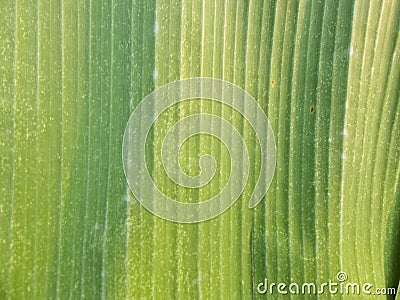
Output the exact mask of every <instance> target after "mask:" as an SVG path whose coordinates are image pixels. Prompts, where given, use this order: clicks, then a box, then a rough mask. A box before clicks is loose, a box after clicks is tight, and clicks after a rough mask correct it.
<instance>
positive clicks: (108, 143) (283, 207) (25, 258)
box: [0, 0, 400, 299]
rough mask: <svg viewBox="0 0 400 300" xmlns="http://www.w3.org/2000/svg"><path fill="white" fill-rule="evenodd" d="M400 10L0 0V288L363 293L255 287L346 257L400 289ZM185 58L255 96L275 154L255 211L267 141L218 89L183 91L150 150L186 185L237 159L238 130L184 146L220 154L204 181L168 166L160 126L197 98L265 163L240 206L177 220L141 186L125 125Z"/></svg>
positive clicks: (173, 191) (327, 4)
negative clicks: (232, 140) (156, 211)
mask: <svg viewBox="0 0 400 300" xmlns="http://www.w3.org/2000/svg"><path fill="white" fill-rule="evenodd" d="M399 11H400V1H399V0H391V1H383V0H377V1H363V0H355V1H352V0H349V1H345V0H341V1H334V0H327V1H307V0H300V1H295V0H282V1H275V0H264V1H262V0H251V1H244V0H229V1H211V0H204V1H189V0H170V1H167V0H151V1H115V0H111V1H93V0H89V1H77V0H71V1H59V2H51V1H50V0H39V1H32V0H18V1H3V2H2V4H1V5H0V15H1V16H2V17H1V21H0V25H1V26H0V28H1V30H0V53H1V55H0V107H1V110H0V299H67V298H68V299H69V298H71V299H79V298H89V299H147V298H156V299H160V298H161V299H162V298H166V299H175V298H182V299H197V298H203V299H231V298H232V299H242V298H244V299H249V298H268V299H280V298H283V297H285V298H299V299H303V298H305V299H316V298H321V299H330V298H349V299H353V298H354V299H356V298H359V299H364V297H366V296H364V295H362V294H361V295H358V296H356V295H349V296H347V295H340V293H339V294H337V295H335V296H333V295H330V294H329V293H328V291H327V290H325V291H326V292H325V293H324V294H320V295H300V296H298V295H291V297H289V296H288V295H279V294H278V293H277V292H276V291H277V290H276V288H275V290H274V291H275V292H274V294H267V295H260V294H259V293H258V292H257V286H258V284H259V283H261V282H264V280H265V278H267V279H268V282H270V283H272V282H276V283H279V282H284V283H286V284H288V285H289V284H290V283H292V282H295V283H298V284H300V285H301V284H302V283H303V282H315V283H316V284H318V283H323V282H328V281H329V280H332V281H335V280H336V281H337V278H336V276H337V274H338V272H345V273H346V274H347V275H348V280H347V281H346V283H347V282H350V283H360V284H363V283H371V284H372V285H373V288H372V289H371V291H374V292H376V290H375V288H389V287H396V288H397V287H398V286H399V281H400V259H399V255H400V253H399V246H400V231H399V228H400V227H399V224H400V213H399V211H400V208H399V207H400V206H399V205H400V163H399V162H400V61H399V60H400V22H399V17H398V15H399ZM192 77H212V78H218V79H223V80H225V81H228V82H232V83H234V84H235V85H238V86H239V87H241V88H243V89H245V90H246V91H247V92H248V93H249V94H251V95H252V96H253V97H254V98H255V99H256V100H257V101H258V102H259V104H260V105H261V106H262V108H263V109H264V111H265V113H266V114H267V115H268V118H269V121H270V123H271V126H272V128H273V130H274V134H275V140H276V145H277V165H276V172H275V178H274V181H273V183H272V185H271V187H270V189H269V191H268V194H267V196H266V197H265V199H264V200H263V201H262V202H261V203H260V204H259V205H258V206H257V207H255V208H254V209H253V210H250V209H249V208H248V201H249V199H250V196H251V193H252V189H253V188H254V186H255V184H256V182H257V179H258V173H259V170H260V165H261V164H260V161H261V159H263V158H262V157H261V151H260V147H259V145H258V144H257V139H256V138H255V135H254V132H253V131H252V129H251V127H250V125H249V123H247V122H246V121H245V120H243V118H242V117H241V115H239V114H238V113H235V112H232V110H231V109H230V108H229V107H227V106H224V105H221V104H218V103H216V102H215V101H211V100H209V99H208V100H201V101H199V100H195V99H192V100H190V101H188V102H187V103H185V104H182V105H180V106H177V107H174V109H172V110H171V111H168V112H166V113H165V114H164V115H163V116H162V118H160V120H158V122H156V124H155V125H154V127H153V129H152V131H151V134H150V136H149V138H148V141H147V145H146V158H147V161H146V162H143V163H146V164H147V166H148V169H149V171H150V173H151V175H152V177H153V179H154V181H155V182H156V183H157V184H158V185H159V186H160V189H162V190H163V191H164V192H165V193H167V194H168V195H170V196H171V197H173V198H175V199H178V200H180V201H183V202H191V203H193V202H198V201H204V200H206V199H209V198H210V197H211V196H212V195H215V194H216V193H218V192H219V191H220V189H221V188H222V187H223V186H224V183H226V182H227V180H228V178H229V170H230V159H229V157H228V156H227V149H226V148H225V147H224V146H223V145H221V143H220V142H219V141H218V140H217V139H216V138H210V137H208V136H205V135H200V136H196V137H194V138H191V139H189V140H188V141H187V143H186V144H185V146H184V147H182V149H181V153H180V158H181V165H182V166H183V169H185V170H186V171H187V172H188V173H189V174H192V175H193V174H196V172H199V169H198V160H197V159H198V157H199V156H200V154H204V153H210V154H212V155H213V156H214V158H215V159H216V160H217V161H218V167H219V169H218V170H219V172H217V175H216V176H215V178H214V181H213V182H212V183H210V184H209V185H206V186H205V187H204V188H202V189H199V190H197V189H187V188H183V187H180V186H177V185H176V184H173V182H172V181H171V180H170V179H169V178H167V177H166V174H165V172H164V171H163V166H162V163H161V160H160V149H161V145H162V141H163V137H164V136H165V134H166V132H167V131H168V129H169V128H170V127H171V126H172V125H173V124H174V123H176V122H177V121H178V120H180V119H182V118H183V117H184V116H187V115H189V114H193V113H196V112H207V113H213V114H216V115H219V116H222V117H223V118H224V119H226V120H228V121H230V122H231V123H232V124H233V126H234V127H235V128H237V129H238V130H239V131H240V133H241V134H242V135H243V138H244V140H245V141H246V144H247V146H248V149H249V154H250V166H251V170H252V171H251V172H250V174H249V179H248V182H247V183H246V187H245V190H244V192H243V194H242V196H241V197H240V198H239V200H238V201H237V202H236V203H235V204H234V205H233V206H232V207H231V208H230V209H229V210H228V211H226V212H225V213H223V214H222V215H220V216H218V217H216V218H214V219H211V220H209V221H206V222H202V223H198V224H179V223H173V222H170V221H166V220H163V219H161V218H159V217H156V216H155V215H153V214H152V213H151V212H149V211H147V210H146V209H145V208H144V207H142V206H141V205H140V203H139V202H138V201H137V200H136V199H135V198H134V197H133V195H132V193H131V191H130V190H129V187H128V185H127V182H126V179H125V176H124V170H123V165H122V162H121V152H122V138H123V134H124V130H125V126H126V124H127V121H128V118H129V116H130V114H131V113H132V111H133V110H134V109H135V107H136V106H137V105H138V103H139V102H140V101H141V100H142V99H143V98H144V97H145V96H146V95H148V94H149V93H151V92H152V91H153V90H155V88H157V87H160V86H163V85H164V84H167V83H170V82H173V81H176V80H179V79H184V78H192ZM242 105H243V107H244V109H245V110H246V109H249V106H248V105H247V104H246V103H243V104H242ZM142 130H144V129H142ZM370 297H371V299H372V298H375V297H379V296H378V295H375V296H370ZM381 297H382V298H383V297H385V296H381ZM387 298H388V299H395V296H394V295H390V296H389V295H388V296H387ZM397 298H398V296H397Z"/></svg>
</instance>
